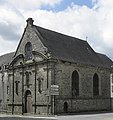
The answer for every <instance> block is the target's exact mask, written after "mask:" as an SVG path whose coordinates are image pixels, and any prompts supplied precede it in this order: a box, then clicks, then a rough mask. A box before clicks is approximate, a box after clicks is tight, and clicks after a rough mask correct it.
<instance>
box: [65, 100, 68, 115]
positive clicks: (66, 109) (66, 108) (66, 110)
mask: <svg viewBox="0 0 113 120" xmlns="http://www.w3.org/2000/svg"><path fill="white" fill-rule="evenodd" d="M67 112H68V103H67V102H64V113H67Z"/></svg>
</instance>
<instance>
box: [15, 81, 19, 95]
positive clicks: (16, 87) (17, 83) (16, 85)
mask: <svg viewBox="0 0 113 120" xmlns="http://www.w3.org/2000/svg"><path fill="white" fill-rule="evenodd" d="M18 88H19V81H15V93H16V94H17V95H18V90H19V89H18Z"/></svg>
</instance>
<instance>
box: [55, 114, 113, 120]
mask: <svg viewBox="0 0 113 120" xmlns="http://www.w3.org/2000/svg"><path fill="white" fill-rule="evenodd" d="M57 119H58V120H113V113H104V114H90V115H69V116H57Z"/></svg>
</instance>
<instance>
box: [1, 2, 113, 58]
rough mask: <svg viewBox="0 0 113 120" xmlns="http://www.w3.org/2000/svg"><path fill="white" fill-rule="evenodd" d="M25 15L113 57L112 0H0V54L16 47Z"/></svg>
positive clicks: (39, 23)
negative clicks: (85, 41)
mask: <svg viewBox="0 0 113 120" xmlns="http://www.w3.org/2000/svg"><path fill="white" fill-rule="evenodd" d="M29 17H32V18H33V19H34V24H36V25H38V26H41V27H44V28H47V29H51V30H54V31H57V32H61V33H63V34H66V35H70V36H73V37H77V38H80V39H83V40H87V41H88V43H89V44H90V46H91V47H92V48H93V49H94V50H95V51H96V52H99V53H103V54H106V55H107V56H108V57H110V58H111V59H112V60H113V0H23V1H21V0H0V55H2V54H5V53H9V52H12V51H15V50H16V48H17V46H18V43H19V41H20V39H21V37H22V34H23V31H24V28H25V26H26V20H27V18H29ZM86 38H87V39H86Z"/></svg>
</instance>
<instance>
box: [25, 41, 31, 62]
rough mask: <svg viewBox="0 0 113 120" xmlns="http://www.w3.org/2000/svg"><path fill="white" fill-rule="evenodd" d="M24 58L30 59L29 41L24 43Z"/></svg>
mask: <svg viewBox="0 0 113 120" xmlns="http://www.w3.org/2000/svg"><path fill="white" fill-rule="evenodd" d="M25 59H26V60H32V45H31V43H30V42H28V43H27V44H26V45H25Z"/></svg>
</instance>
